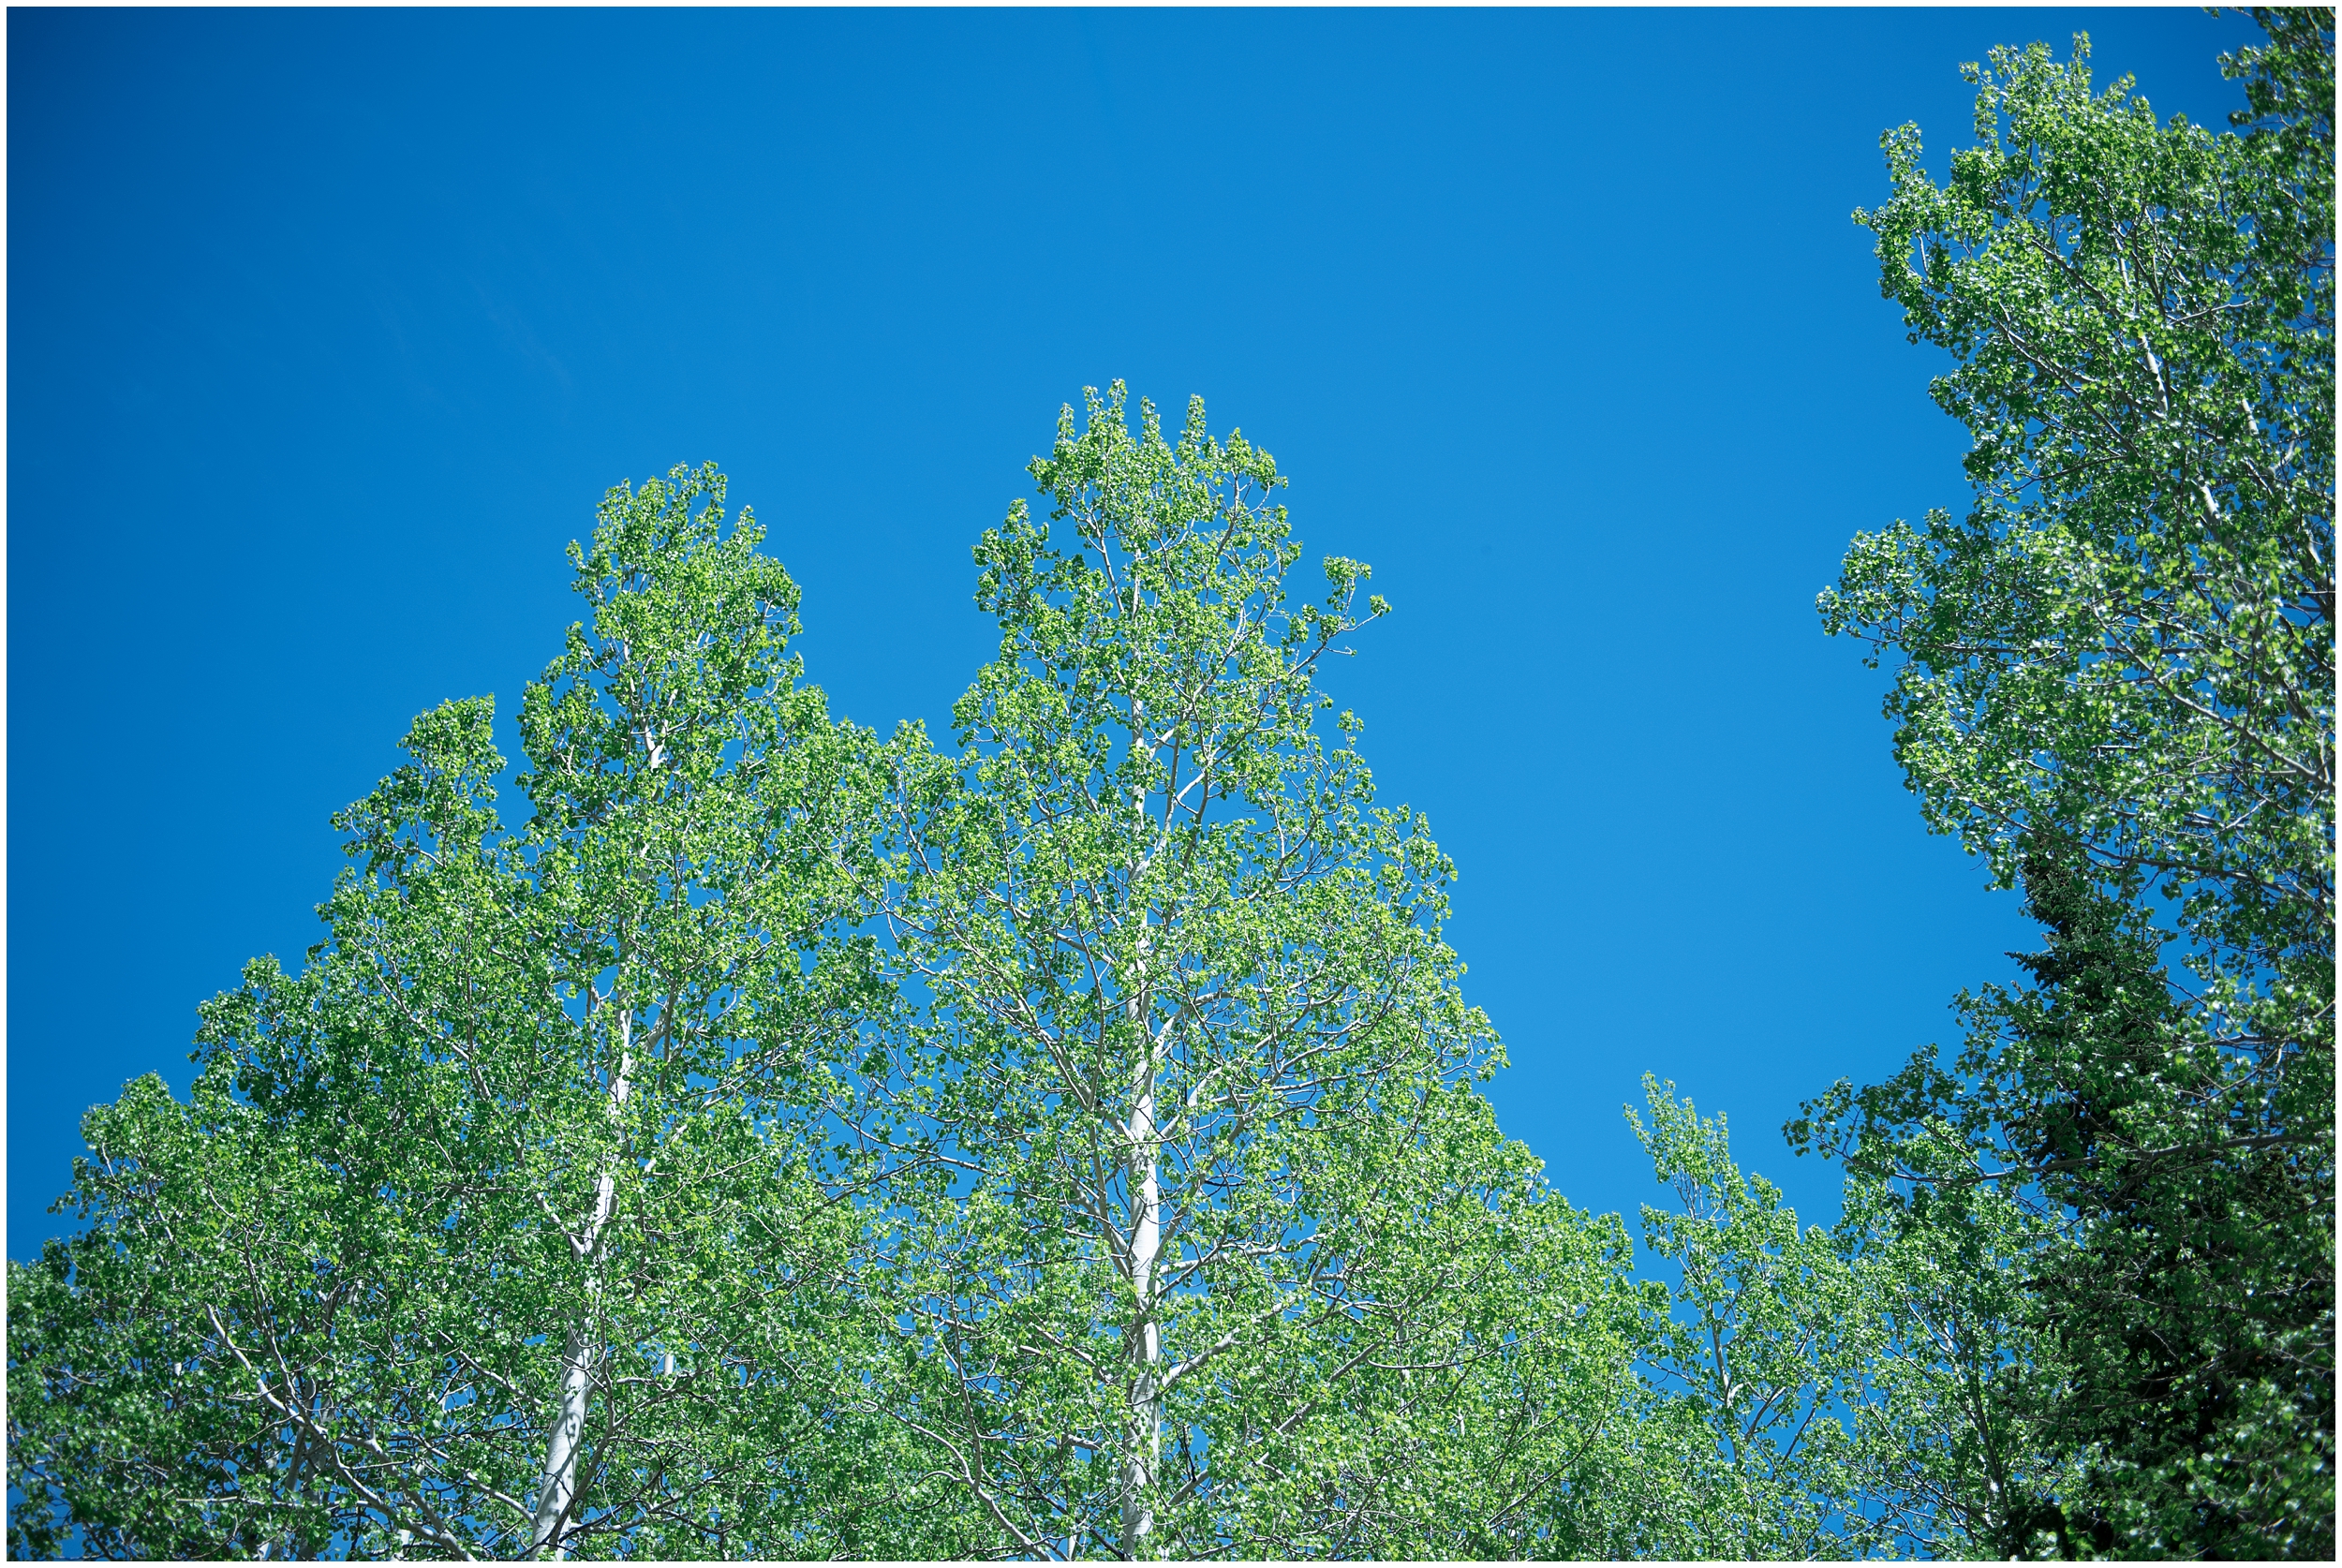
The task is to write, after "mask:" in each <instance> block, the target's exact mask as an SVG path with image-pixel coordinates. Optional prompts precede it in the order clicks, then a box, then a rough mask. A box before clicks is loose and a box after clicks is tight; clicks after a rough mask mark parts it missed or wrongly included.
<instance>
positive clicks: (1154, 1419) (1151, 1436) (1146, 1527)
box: [1122, 916, 1163, 1559]
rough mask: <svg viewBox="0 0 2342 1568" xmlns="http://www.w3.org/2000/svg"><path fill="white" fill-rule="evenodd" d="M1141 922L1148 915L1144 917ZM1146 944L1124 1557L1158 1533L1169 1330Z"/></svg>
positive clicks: (1136, 1023) (1138, 988) (1134, 1161)
mask: <svg viewBox="0 0 2342 1568" xmlns="http://www.w3.org/2000/svg"><path fill="white" fill-rule="evenodd" d="M1141 918H1142V920H1143V919H1144V916H1142V917H1141ZM1146 952H1147V943H1146V939H1145V937H1144V934H1143V933H1142V935H1141V938H1140V942H1139V954H1140V957H1139V968H1140V975H1139V976H1138V984H1136V985H1134V986H1133V987H1132V995H1131V999H1130V1001H1129V1003H1128V1008H1129V1013H1130V1018H1131V1023H1132V1025H1133V1031H1134V1033H1135V1035H1136V1036H1137V1040H1138V1052H1139V1056H1138V1062H1137V1065H1136V1068H1135V1071H1134V1074H1133V1082H1132V1085H1131V1088H1132V1095H1131V1121H1130V1126H1129V1128H1128V1129H1127V1135H1128V1138H1129V1148H1130V1156H1129V1159H1130V1163H1129V1166H1128V1169H1127V1175H1128V1177H1129V1181H1130V1206H1131V1212H1130V1220H1131V1247H1130V1283H1131V1304H1132V1306H1131V1333H1130V1355H1131V1370H1130V1380H1131V1381H1130V1397H1129V1408H1128V1410H1127V1412H1126V1429H1125V1431H1124V1434H1123V1447H1122V1555H1123V1556H1124V1557H1126V1558H1131V1559H1137V1558H1143V1557H1145V1556H1147V1555H1148V1545H1149V1543H1148V1539H1147V1538H1148V1536H1149V1535H1150V1534H1151V1533H1152V1532H1153V1531H1154V1525H1155V1516H1154V1509H1153V1506H1152V1504H1151V1502H1150V1501H1149V1496H1150V1494H1151V1493H1152V1492H1153V1490H1154V1486H1155V1469H1156V1465H1157V1463H1158V1462H1159V1460H1160V1459H1161V1457H1162V1452H1163V1429H1162V1416H1161V1400H1160V1394H1161V1390H1160V1389H1158V1388H1157V1386H1156V1378H1157V1376H1158V1375H1159V1374H1160V1371H1161V1363H1162V1360H1163V1335H1162V1331H1161V1329H1160V1327H1159V1326H1158V1325H1157V1324H1156V1322H1155V1260H1156V1256H1157V1254H1158V1253H1159V1252H1161V1250H1162V1249H1163V1190H1162V1181H1161V1176H1162V1171H1161V1161H1160V1158H1159V1154H1158V1147H1159V1144H1158V1139H1157V1135H1156V1134H1157V1129H1156V1126H1155V1070H1156V1064H1155V1041H1154V1033H1153V1031H1152V1030H1151V1029H1150V1028H1148V1025H1149V1017H1148V1009H1147V996H1146V982H1145V969H1146V962H1147V960H1146Z"/></svg>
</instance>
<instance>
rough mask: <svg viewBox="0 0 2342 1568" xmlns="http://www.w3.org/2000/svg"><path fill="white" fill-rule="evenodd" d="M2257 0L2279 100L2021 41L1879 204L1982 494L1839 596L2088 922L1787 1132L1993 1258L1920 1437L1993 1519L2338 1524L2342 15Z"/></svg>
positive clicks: (1984, 803) (1832, 603) (2084, 1536)
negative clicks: (1939, 1425)
mask: <svg viewBox="0 0 2342 1568" xmlns="http://www.w3.org/2000/svg"><path fill="white" fill-rule="evenodd" d="M2260 15H2261V20H2262V22H2263V24H2264V26H2265V27H2266V28H2267V30H2268V34H2269V41H2268V43H2267V44H2266V45H2265V46H2264V47H2260V48H2257V49H2252V50H2246V51H2244V52H2240V54H2239V55H2237V56H2236V57H2234V58H2232V59H2231V60H2230V61H2229V62H2228V63H2227V68H2228V70H2229V72H2230V74H2231V76H2236V77H2240V78H2242V79H2243V80H2244V81H2245V84H2246V93H2247V96H2248V99H2249V101H2250V102H2251V104H2252V106H2253V107H2252V110H2251V111H2250V112H2248V113H2244V114H2240V116H2239V117H2238V118H2239V133H2238V134H2230V135H2214V134H2210V133H2207V132H2205V131H2203V130H2201V129H2200V128H2198V127H2196V126H2189V125H2187V124H2186V123H2185V122H2184V121H2181V120H2178V119H2174V120H2172V121H2170V122H2168V123H2165V122H2158V121H2157V119H2156V118H2155V116H2154V115H2153V114H2152V113H2151V112H2150V111H2149V110H2148V107H2147V105H2146V103H2145V101H2144V100H2143V99H2141V98H2139V97H2137V96H2133V95H2132V94H2131V93H2130V90H2129V84H2128V82H2127V81H2125V82H2120V83H2117V84H2116V85H2115V86H2113V87H2112V88H2111V89H2109V90H2108V91H2106V92H2105V93H2103V94H2098V95H2096V96H2094V95H2093V93H2092V91H2091V84H2090V76H2089V71H2088V68H2087V49H2086V43H2078V45H2077V54H2076V58H2075V59H2074V60H2073V61H2072V62H2070V63H2065V64H2060V63H2058V62H2057V61H2055V60H2053V58H2052V57H2051V55H2050V54H2049V52H2048V51H2046V50H2045V49H2042V48H2040V47H2038V46H2036V47H2035V48H2033V49H2030V50H2026V51H2023V52H2016V51H1999V52H1995V53H1994V56H1993V62H1992V65H1991V67H1989V68H1987V69H1985V70H1981V71H1979V72H1977V73H1976V76H1975V80H1976V81H1977V83H1978V86H1979V98H1978V135H1979V142H1980V144H1979V146H1977V147H1975V148H1972V149H1967V150H1964V151H1963V152H1960V153H1957V154H1955V155H1954V157H1953V163H1952V174H1951V178H1950V181H1949V184H1948V185H1944V186H1942V187H1937V186H1935V185H1934V184H1933V183H1932V182H1931V181H1930V180H1929V179H1928V177H1927V175H1926V174H1925V172H1924V170H1922V169H1921V167H1920V162H1919V152H1920V149H1919V142H1918V137H1917V133H1916V131H1914V130H1912V129H1911V128H1910V127H1905V129H1903V130H1901V131H1898V132H1895V133H1892V134H1890V136H1889V138H1888V139H1887V143H1886V145H1887V150H1888V157H1889V163H1890V169H1891V170H1892V172H1893V174H1894V178H1895V185H1896V188H1895V195H1894V199H1893V200H1892V201H1891V202H1890V204H1889V205H1888V206H1887V207H1885V208H1882V209H1881V210H1879V211H1878V212H1876V213H1873V214H1861V217H1862V221H1864V222H1866V223H1868V224H1869V225H1870V226H1871V228H1872V229H1874V230H1875V233H1876V234H1877V236H1878V253H1879V259H1880V264H1881V267H1882V287H1883V288H1884V290H1885V292H1886V293H1887V294H1888V296H1889V297H1890V298H1893V299H1895V300H1897V301H1898V302H1900V303H1902V305H1903V307H1904V312H1905V321H1906V322H1907V323H1908V325H1909V326H1910V328H1911V332H1912V336H1913V338H1914V341H1918V340H1920V339H1925V340H1926V341H1928V342H1931V343H1934V344H1936V345H1937V346H1939V347H1942V348H1946V349H1949V351H1950V352H1951V353H1952V354H1953V355H1954V356H1955V358H1956V360H1957V361H1958V363H1957V365H1956V366H1955V368H1954V369H1953V370H1952V371H1950V372H1949V374H1947V375H1945V376H1943V377H1939V378H1938V379H1937V380H1936V382H1935V384H1934V390H1935V396H1936V400H1937V402H1938V403H1939V404H1941V405H1942V406H1943V407H1945V408H1946V409H1947V410H1948V411H1949V412H1951V413H1952V414H1954V415H1955V416H1957V417H1959V418H1960V419H1962V420H1963V421H1964V422H1966V423H1967V425H1968V427H1969V429H1970V432H1971V434H1972V436H1973V437H1974V447H1973V450H1972V451H1971V453H1970V455H1969V458H1968V470H1969V474H1970V477H1971V478H1972V479H1973V480H1974V481H1975V483H1976V487H1977V499H1976V504H1975V506H1974V507H1973V509H1972V510H1970V512H1969V513H1968V515H1967V516H1966V518H1965V519H1964V520H1963V521H1960V522H1957V523H1955V522H1953V521H1952V520H1950V519H1949V517H1947V516H1945V515H1943V514H1941V513H1938V514H1935V515H1934V516H1932V517H1930V518H1929V520H1928V522H1927V525H1926V526H1925V527H1924V528H1923V529H1912V528H1909V527H1905V526H1904V525H1896V526H1895V527H1894V528H1891V529H1889V530H1887V531H1885V532H1883V533H1879V534H1874V535H1868V536H1864V537H1862V538H1860V539H1858V540H1856V541H1855V543H1854V546H1853V548H1852V550H1851V551H1850V552H1849V553H1848V555H1847V557H1846V562H1845V573H1844V575H1843V577H1842V579H1841V581H1840V583H1839V584H1838V585H1837V586H1836V587H1835V588H1834V589H1831V590H1830V591H1828V592H1825V593H1824V594H1823V595H1822V599H1821V609H1822V613H1823V615H1824V617H1825V621H1826V623H1827V625H1828V627H1829V629H1831V631H1833V632H1848V633H1853V634H1857V635H1860V636H1862V637H1863V638H1865V639H1866V640H1867V641H1868V642H1869V643H1870V644H1871V647H1872V649H1873V657H1874V658H1877V657H1878V656H1880V655H1882V654H1884V653H1886V652H1888V651H1890V650H1891V651H1892V652H1893V653H1894V654H1896V655H1897V656H1899V658H1900V663H1899V665H1898V668H1897V670H1896V676H1895V685H1894V688H1893V690H1892V692H1891V694H1890V697H1889V699H1888V703H1887V710H1888V713H1889V715H1890V717H1894V718H1895V719H1896V720H1897V721H1898V728H1897V730H1896V733H1895V747H1896V754H1897V756H1898V758H1899V759H1900V760H1901V761H1902V762H1903V764H1904V766H1905V773H1906V777H1907V778H1908V780H1909V782H1910V785H1911V788H1912V789H1913V790H1914V791H1917V792H1918V794H1919V795H1920V801H1921V805H1922V807H1923V809H1924V810H1925V811H1926V813H1927V815H1928V819H1929V821H1931V823H1933V824H1934V826H1936V827H1937V828H1938V829H1939V830H1942V831H1945V832H1950V833H1956V834H1958V835H1959V836H1962V838H1963V839H1964V841H1965V842H1966V843H1967V844H1968V845H1969V847H1970V848H1971V849H1972V850H1975V851H1979V852H1980V853H1983V854H1985V855H1986V856H1988V857H1989V858H1990V860H1991V863H1992V865H1993V866H1994V870H1995V872H1996V874H1997V875H1998V876H1999V877H2001V878H2002V879H2003V880H2011V881H2013V880H2022V881H2023V885H2024V887H2025V891H2026V895H2027V898H2028V907H2029V909H2030V910H2031V912H2032V913H2033V914H2034V915H2035V916H2036V918H2038V919H2039V920H2040V921H2041V922H2042V924H2043V925H2044V926H2045V927H2046V928H2047V930H2048V934H2049V944H2048V946H2047V947H2046V948H2045V949H2044V950H2043V951H2042V952H2040V953H2038V954H2031V955H2026V956H2023V958H2022V959H2021V962H2022V963H2023V966H2024V968H2025V969H2026V970H2027V971H2028V972H2029V974H2030V976H2031V978H2032V981H2033V984H2032V985H2031V986H2029V987H2023V988H2015V989H2011V988H2007V987H1988V988H1986V990H1985V991H1984V992H1982V993H1981V994H1980V995H1977V996H1972V997H1966V998H1963V1009H1964V1014H1965V1017H1966V1020H1967V1024H1968V1039H1967V1043H1966V1046H1965V1048H1964V1050H1963V1051H1962V1052H1961V1053H1960V1054H1959V1055H1958V1056H1957V1057H1956V1058H1954V1059H1953V1060H1952V1061H1951V1062H1949V1063H1948V1064H1946V1063H1941V1062H1939V1061H1938V1060H1937V1059H1936V1058H1934V1056H1932V1055H1930V1054H1924V1053H1923V1054H1922V1055H1921V1056H1920V1058H1915V1059H1914V1061H1913V1062H1912V1063H1911V1065H1910V1066H1909V1067H1908V1068H1906V1069H1905V1071H1904V1072H1902V1073H1900V1074H1898V1075H1897V1076H1896V1077H1894V1078H1893V1079H1891V1080H1890V1081H1889V1082H1887V1083H1885V1084H1881V1085H1877V1086H1874V1087H1869V1088H1865V1089H1863V1090H1860V1092H1857V1091H1855V1090H1853V1089H1852V1088H1851V1087H1849V1086H1847V1085H1845V1084H1843V1083H1842V1084H1841V1085H1840V1086H1839V1087H1838V1088H1837V1089H1836V1090H1835V1091H1833V1092H1832V1093H1831V1095H1830V1096H1827V1097H1825V1098H1824V1100H1822V1101H1820V1102H1816V1104H1814V1105H1810V1106H1809V1107H1808V1108H1807V1110H1808V1116H1807V1117H1805V1118H1803V1119H1801V1121H1800V1122H1798V1123H1796V1124H1793V1126H1792V1129H1791V1131H1792V1135H1793V1137H1796V1138H1797V1139H1799V1140H1801V1141H1805V1142H1811V1143H1817V1144H1818V1145H1819V1146H1824V1147H1827V1148H1830V1149H1831V1150H1833V1151H1834V1152H1836V1153H1838V1154H1840V1155H1842V1156H1843V1157H1844V1158H1845V1160H1846V1161H1847V1165H1848V1168H1849V1171H1850V1173H1851V1174H1852V1175H1853V1176H1854V1177H1856V1178H1857V1179H1858V1180H1859V1181H1861V1182H1864V1183H1868V1184H1870V1186H1871V1188H1872V1189H1873V1191H1872V1192H1871V1195H1870V1196H1869V1197H1868V1198H1867V1200H1866V1203H1867V1209H1866V1212H1867V1214H1868V1215H1869V1216H1870V1218H1871V1219H1872V1220H1874V1221H1875V1224H1876V1226H1877V1228H1878V1232H1879V1235H1880V1236H1881V1238H1882V1239H1881V1240H1880V1242H1879V1245H1880V1246H1881V1247H1883V1248H1886V1249H1888V1250H1902V1251H1904V1252H1905V1253H1906V1254H1908V1255H1910V1256H1911V1257H1912V1258H1913V1259H1914V1260H1915V1261H1917V1260H1918V1259H1920V1258H1922V1257H1925V1256H1927V1255H1930V1254H1933V1255H1935V1256H1938V1257H1943V1258H1946V1259H1951V1260H1958V1261H1959V1263H1960V1266H1961V1267H1962V1268H1963V1269H1964V1270H1965V1271H1967V1272H1968V1273H1969V1275H1970V1277H1971V1278H1972V1279H1973V1280H1975V1281H1976V1286H1975V1288H1974V1289H1973V1290H1971V1291H1969V1292H1967V1293H1966V1294H1967V1301H1968V1309H1967V1310H1966V1311H1965V1312H1964V1313H1962V1314H1958V1316H1959V1317H1960V1318H1962V1319H1964V1321H1965V1322H1967V1323H1969V1324H1974V1325H1975V1326H1976V1327H1977V1329H1979V1331H1980V1332H1981V1337H1980V1338H1978V1339H1976V1340H1975V1341H1974V1343H1973V1344H1964V1343H1962V1342H1961V1341H1960V1338H1959V1336H1958V1335H1957V1334H1951V1335H1949V1336H1946V1337H1939V1338H1938V1339H1937V1343H1938V1344H1939V1345H1940V1346H1941V1350H1940V1353H1939V1354H1938V1355H1937V1356H1936V1357H1935V1358H1934V1359H1935V1367H1934V1370H1933V1371H1932V1372H1931V1373H1929V1374H1927V1377H1926V1378H1923V1379H1922V1382H1924V1381H1929V1380H1931V1379H1932V1381H1934V1382H1935V1383H1938V1384H1940V1385H1941V1388H1942V1391H1943V1393H1944V1395H1945V1396H1947V1397H1949V1395H1950V1394H1951V1393H1952V1392H1953V1391H1954V1390H1955V1389H1957V1388H1959V1387H1960V1385H1961V1384H1962V1383H1963V1382H1964V1383H1966V1384H1967V1386H1968V1388H1969V1390H1970V1391H1969V1392H1968V1393H1967V1394H1966V1395H1965V1406H1964V1409H1963V1411H1962V1420H1961V1422H1960V1424H1959V1427H1960V1429H1961V1430H1962V1432H1963V1436H1962V1439H1961V1441H1960V1442H1959V1443H1957V1444H1955V1445H1954V1446H1953V1449H1951V1450H1948V1451H1946V1453H1945V1454H1943V1455H1939V1456H1936V1457H1934V1458H1932V1459H1931V1460H1930V1462H1929V1464H1928V1465H1927V1466H1925V1467H1923V1468H1924V1469H1925V1470H1926V1471H1927V1472H1928V1475H1929V1477H1930V1484H1931V1485H1932V1486H1934V1487H1938V1488H1940V1495H1941V1497H1942V1498H1943V1501H1944V1502H1945V1504H1946V1506H1948V1507H1949V1508H1950V1509H1952V1510H1953V1511H1954V1513H1955V1514H1956V1515H1957V1516H1959V1517H1961V1518H1963V1519H1964V1520H1966V1521H1968V1523H1967V1528H1968V1529H1969V1530H1970V1531H1972V1532H1973V1535H1974V1538H1975V1539H1976V1540H1977V1541H1978V1542H1979V1545H1983V1546H1988V1547H1989V1548H1990V1549H1993V1550H1994V1551H1997V1552H2027V1553H2029V1552H2033V1551H2036V1550H2042V1549H2049V1550H2054V1551H2057V1552H2062V1553H2067V1554H2082V1555H2097V1554H2102V1553H2117V1554H2123V1555H2131V1554H2142V1553H2143V1554H2152V1555H2165V1554H2180V1555H2198V1554H2209V1555H2219V1556H2310V1557H2330V1556H2331V1555H2332V1553H2333V1549H2334V1532H2333V1531H2334V1525H2333V1520H2334V1514H2333V1501H2334V1250H2333V1241H2334V1177H2335V1166H2334V1116H2333V1112H2334V1092H2335V1085H2334V974H2335V969H2334V961H2335V954H2334V940H2333V936H2334V925H2333V922H2334V909H2333V886H2334V682H2335V672H2334V556H2333V549H2334V506H2333V502H2334V426H2333V399H2334V185H2333V175H2334V129H2333V114H2332V105H2333V90H2334V66H2333V51H2334V35H2333V18H2332V13H2331V12H2330V11H2285V12H2265V13H2260ZM2158 900H2159V903H2158V902H2157V901H2158ZM2162 919H2168V920H2170V921H2171V922H2172V927H2173V928H2172V929H2164V928H2162V927H2161V926H2160V925H2158V921H2159V920H2162ZM2174 944H2175V945H2174ZM2167 948H2173V950H2174V951H2175V952H2176V954H2177V962H2176V967H2174V965H2173V963H2172V961H2171V960H2170V959H2168V958H2167V956H2166V950H2167ZM2011 1285H2015V1286H2016V1287H2018V1288H2019V1290H2020V1293H2021V1294H2018V1295H2017V1296H2015V1297H2013V1298H2012V1297H2011V1296H2010V1295H2009V1294H2008V1290H2009V1287H2010V1286H2011ZM1906 1343H1910V1344H1911V1345H1912V1346H1913V1348H1914V1349H1917V1350H1920V1351H1922V1352H1923V1351H1924V1346H1923V1345H1920V1344H1919V1343H1918V1342H1917V1341H1906ZM2008 1368H2023V1371H2024V1374H2025V1375H2023V1376H2022V1377H2017V1378H2011V1377H2008V1376H2007V1375H2005V1372H2006V1369H2008ZM2028 1447H2030V1448H2031V1449H2032V1450H2033V1453H2032V1456H2031V1457H2029V1458H2027V1457H2023V1456H2024V1453H2025V1450H2026V1449H2027V1448H2028ZM1962 1453H1965V1454H1967V1455H1970V1456H1972V1457H1970V1458H1962V1457H1959V1456H1960V1454H1962Z"/></svg>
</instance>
